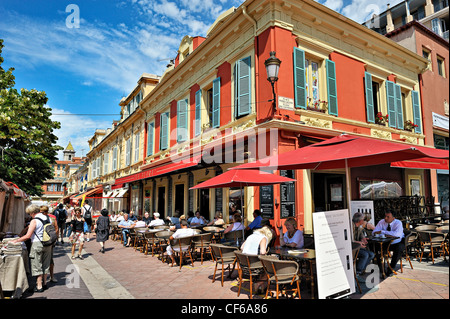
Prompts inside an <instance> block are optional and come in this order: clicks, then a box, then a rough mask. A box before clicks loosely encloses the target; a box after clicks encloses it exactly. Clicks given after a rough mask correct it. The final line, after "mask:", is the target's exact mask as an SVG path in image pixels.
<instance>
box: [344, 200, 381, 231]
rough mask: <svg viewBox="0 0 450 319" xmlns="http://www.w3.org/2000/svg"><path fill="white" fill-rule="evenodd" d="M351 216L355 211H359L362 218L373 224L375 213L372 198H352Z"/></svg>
mask: <svg viewBox="0 0 450 319" xmlns="http://www.w3.org/2000/svg"><path fill="white" fill-rule="evenodd" d="M350 207H351V209H352V218H353V215H355V213H357V212H360V213H362V214H363V216H364V220H365V221H367V222H368V223H370V224H372V225H374V226H375V214H374V210H373V200H352V204H351V206H350Z"/></svg>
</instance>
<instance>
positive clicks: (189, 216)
mask: <svg viewBox="0 0 450 319" xmlns="http://www.w3.org/2000/svg"><path fill="white" fill-rule="evenodd" d="M193 218H194V212H193V211H192V210H190V211H189V213H188V219H187V222H188V224H191V221H192V219H193Z"/></svg>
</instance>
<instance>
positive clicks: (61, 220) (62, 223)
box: [55, 203, 67, 244]
mask: <svg viewBox="0 0 450 319" xmlns="http://www.w3.org/2000/svg"><path fill="white" fill-rule="evenodd" d="M55 216H56V220H57V221H58V229H59V232H58V237H59V236H61V244H64V231H65V229H66V219H67V211H66V210H65V209H64V205H63V204H62V203H60V204H59V205H58V208H57V209H55Z"/></svg>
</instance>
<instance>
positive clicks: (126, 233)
mask: <svg viewBox="0 0 450 319" xmlns="http://www.w3.org/2000/svg"><path fill="white" fill-rule="evenodd" d="M133 224H134V223H133V222H132V221H131V220H129V219H128V214H123V220H122V221H121V222H120V223H119V224H118V225H117V227H119V228H122V237H123V245H124V246H125V247H128V246H130V241H131V237H130V228H133Z"/></svg>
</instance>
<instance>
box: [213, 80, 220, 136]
mask: <svg viewBox="0 0 450 319" xmlns="http://www.w3.org/2000/svg"><path fill="white" fill-rule="evenodd" d="M212 95H213V96H212V99H213V104H212V127H219V126H220V78H217V79H214V81H213V94H212Z"/></svg>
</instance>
